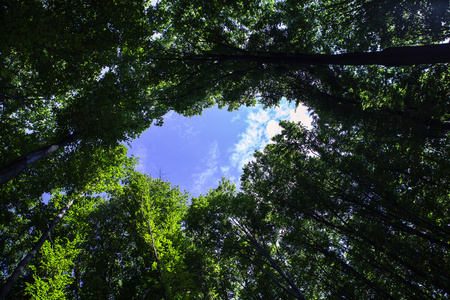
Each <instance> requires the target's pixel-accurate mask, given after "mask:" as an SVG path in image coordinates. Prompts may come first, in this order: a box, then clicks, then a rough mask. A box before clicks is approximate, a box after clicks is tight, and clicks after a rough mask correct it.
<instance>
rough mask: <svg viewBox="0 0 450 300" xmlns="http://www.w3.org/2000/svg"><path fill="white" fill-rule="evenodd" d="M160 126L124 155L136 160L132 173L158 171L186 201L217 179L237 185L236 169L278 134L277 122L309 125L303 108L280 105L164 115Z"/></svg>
mask: <svg viewBox="0 0 450 300" xmlns="http://www.w3.org/2000/svg"><path fill="white" fill-rule="evenodd" d="M164 119H165V121H164V124H163V126H162V127H158V126H153V127H151V128H149V129H148V130H146V131H145V132H144V133H143V134H142V135H141V136H140V138H138V139H136V140H134V141H133V142H132V143H131V147H130V148H129V151H128V153H129V154H130V155H131V154H133V155H134V156H136V157H139V165H138V166H137V170H138V171H140V172H143V173H146V174H149V175H151V176H153V177H158V174H159V172H160V171H161V172H162V174H163V176H162V178H163V179H164V180H168V181H169V182H170V183H171V184H172V185H178V186H179V188H180V190H181V191H184V190H186V191H187V192H189V193H190V194H191V195H192V196H194V197H196V196H198V195H199V194H206V193H207V191H208V189H212V188H216V187H217V185H218V182H219V181H220V179H221V178H222V177H226V178H228V179H230V180H232V181H233V182H235V183H236V184H237V185H239V178H240V175H241V174H242V167H243V166H244V165H245V163H247V162H249V161H250V160H251V159H252V156H253V153H254V151H255V150H262V149H263V148H264V146H265V145H267V143H269V141H270V139H271V138H272V137H273V136H274V135H275V134H277V133H279V132H281V130H280V127H279V125H278V121H279V120H291V121H295V122H299V121H301V122H302V124H304V125H306V126H310V123H311V118H310V117H309V114H308V112H307V110H306V108H305V107H302V106H301V107H298V108H297V109H295V105H294V104H293V103H288V102H287V101H282V102H281V103H280V105H279V106H278V107H275V108H272V109H266V110H263V109H262V106H260V105H258V106H256V107H250V108H247V107H242V108H240V109H239V110H238V111H234V112H228V111H227V110H226V109H222V110H220V109H218V108H217V107H214V108H210V109H206V110H204V111H203V114H202V115H201V116H194V117H191V118H189V117H183V116H180V115H178V114H176V113H174V112H170V113H169V114H167V115H166V116H165V118H164Z"/></svg>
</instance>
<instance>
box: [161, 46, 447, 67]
mask: <svg viewBox="0 0 450 300" xmlns="http://www.w3.org/2000/svg"><path fill="white" fill-rule="evenodd" d="M155 59H158V58H155ZM168 59H170V58H168ZM178 59H181V60H199V61H201V60H205V61H210V60H216V61H247V62H248V61H253V62H257V63H261V64H284V65H291V66H295V65H297V66H298V65H305V66H306V65H353V66H363V65H382V66H387V67H392V66H413V65H420V64H436V63H449V62H450V43H447V44H438V45H425V46H405V47H391V48H386V49H384V50H382V51H375V52H349V53H343V54H303V53H299V54H291V55H290V54H285V53H270V52H269V53H258V54H251V53H250V52H249V53H248V54H242V55H233V54H232V55H214V54H213V55H208V54H205V55H198V56H189V55H187V56H185V57H181V58H178Z"/></svg>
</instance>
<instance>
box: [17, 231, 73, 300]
mask: <svg viewBox="0 0 450 300" xmlns="http://www.w3.org/2000/svg"><path fill="white" fill-rule="evenodd" d="M63 242H65V245H64V246H63V245H61V244H60V241H59V239H57V240H55V241H54V242H53V241H46V242H45V244H44V245H43V246H42V248H41V250H40V255H39V256H40V259H39V263H38V264H34V265H32V266H30V269H31V271H32V273H33V279H34V283H33V284H30V283H27V287H26V288H25V292H26V294H27V295H29V296H30V297H31V299H54V300H56V299H65V298H66V296H67V292H66V287H67V286H68V285H69V284H70V283H71V282H72V281H73V278H72V277H71V274H70V273H69V272H70V271H71V269H72V265H73V259H74V257H75V256H76V255H77V254H78V252H79V249H76V244H77V243H78V241H77V240H76V239H75V240H73V241H63Z"/></svg>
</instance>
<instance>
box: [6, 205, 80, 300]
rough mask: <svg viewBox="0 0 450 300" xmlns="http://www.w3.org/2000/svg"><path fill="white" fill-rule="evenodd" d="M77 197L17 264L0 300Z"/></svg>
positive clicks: (58, 215) (57, 216)
mask: <svg viewBox="0 0 450 300" xmlns="http://www.w3.org/2000/svg"><path fill="white" fill-rule="evenodd" d="M75 199H76V198H75V197H74V198H73V199H72V200H70V201H69V203H68V204H67V205H66V206H65V207H64V208H63V209H61V211H60V212H59V213H58V214H57V215H56V217H55V219H54V220H53V222H52V224H51V225H50V226H49V227H48V229H47V230H46V231H45V232H44V233H43V234H42V236H41V238H40V239H39V241H38V242H37V243H36V244H35V245H34V247H33V249H31V251H30V252H29V253H28V254H27V256H25V257H24V258H23V259H22V260H21V261H20V263H19V264H18V265H17V267H16V268H15V269H14V272H13V273H12V274H11V276H9V278H8V280H6V282H5V284H4V285H3V286H2V288H1V290H0V300H3V299H5V297H6V295H7V294H8V293H9V291H10V290H11V288H12V287H13V286H14V284H15V283H16V281H17V280H18V279H19V277H20V274H21V273H22V271H23V270H24V269H25V268H26V267H27V266H28V263H29V262H30V261H31V259H32V258H33V257H34V256H35V255H36V253H38V252H39V250H40V249H41V247H42V245H44V243H45V241H46V240H47V239H48V237H49V236H50V233H51V232H52V231H53V229H55V227H56V225H57V224H58V223H59V221H61V219H62V218H63V217H64V215H65V213H66V212H67V210H68V209H69V208H70V207H71V206H72V204H73V202H74V201H75Z"/></svg>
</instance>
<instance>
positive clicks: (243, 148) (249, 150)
mask: <svg viewBox="0 0 450 300" xmlns="http://www.w3.org/2000/svg"><path fill="white" fill-rule="evenodd" d="M281 120H288V121H293V122H299V121H300V122H302V124H303V125H305V126H307V127H311V117H310V116H309V114H308V112H307V108H306V107H304V106H299V107H297V109H295V104H294V103H289V102H287V101H282V102H281V103H280V105H279V106H277V107H275V108H273V109H266V110H264V109H263V108H262V106H256V107H255V108H252V109H251V111H250V113H249V114H248V116H247V119H246V123H247V128H246V129H245V131H244V132H243V133H242V134H241V135H240V140H239V142H238V143H236V144H235V145H234V148H233V149H232V151H231V152H232V154H231V157H230V162H231V165H232V166H233V167H236V168H238V170H239V172H240V170H241V169H242V167H243V166H244V165H245V164H247V163H248V162H250V161H251V160H252V159H253V153H254V152H255V150H260V151H261V150H263V149H264V147H265V146H266V145H267V144H268V143H270V141H271V139H272V138H273V137H274V136H275V135H277V134H279V133H281V130H282V129H281V127H280V126H279V125H278V123H279V121H281Z"/></svg>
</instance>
